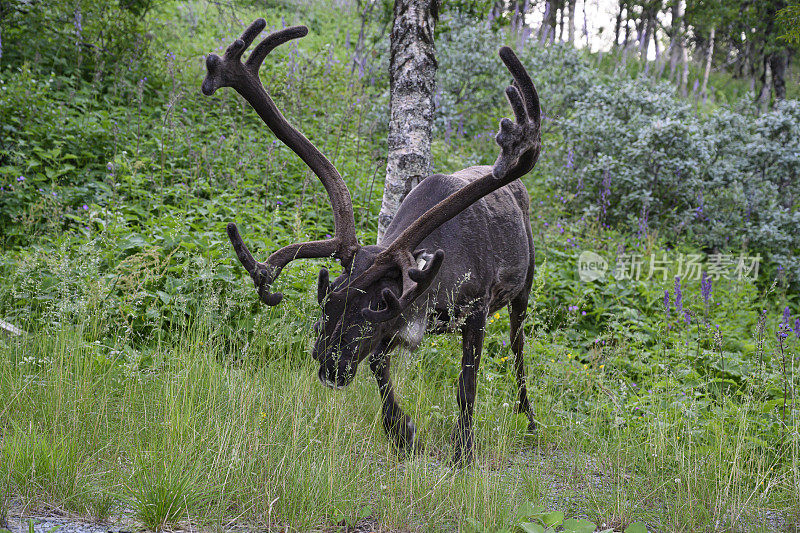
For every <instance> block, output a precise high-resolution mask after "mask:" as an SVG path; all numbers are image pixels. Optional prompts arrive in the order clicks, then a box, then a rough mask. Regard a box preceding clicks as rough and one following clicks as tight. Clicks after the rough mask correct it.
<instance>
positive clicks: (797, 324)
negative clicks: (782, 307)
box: [794, 318, 800, 339]
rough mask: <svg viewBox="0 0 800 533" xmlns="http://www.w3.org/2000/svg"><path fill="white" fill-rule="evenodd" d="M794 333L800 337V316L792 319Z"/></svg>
mask: <svg viewBox="0 0 800 533" xmlns="http://www.w3.org/2000/svg"><path fill="white" fill-rule="evenodd" d="M794 334H795V335H796V336H797V338H798V339H800V318H796V319H795V321H794Z"/></svg>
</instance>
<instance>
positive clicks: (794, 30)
mask: <svg viewBox="0 0 800 533" xmlns="http://www.w3.org/2000/svg"><path fill="white" fill-rule="evenodd" d="M778 22H779V23H780V24H781V25H782V26H783V28H784V29H785V33H784V34H783V35H782V36H781V38H783V39H785V40H786V41H788V42H789V43H792V44H794V45H800V5H791V6H789V7H786V8H784V9H782V10H781V11H780V12H779V13H778Z"/></svg>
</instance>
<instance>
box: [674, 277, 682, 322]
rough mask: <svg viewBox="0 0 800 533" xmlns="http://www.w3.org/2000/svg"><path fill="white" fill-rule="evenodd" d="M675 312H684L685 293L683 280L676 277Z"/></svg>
mask: <svg viewBox="0 0 800 533" xmlns="http://www.w3.org/2000/svg"><path fill="white" fill-rule="evenodd" d="M675 310H676V311H677V312H678V313H680V312H681V311H683V292H682V291H681V278H679V277H678V276H675Z"/></svg>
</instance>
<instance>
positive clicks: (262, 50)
mask: <svg viewBox="0 0 800 533" xmlns="http://www.w3.org/2000/svg"><path fill="white" fill-rule="evenodd" d="M261 20H263V19H261ZM306 35H308V28H307V27H305V26H291V27H289V28H286V29H284V30H281V31H276V32H274V33H270V34H269V35H267V36H266V37H264V40H262V41H261V42H260V43H258V46H256V47H255V48H254V49H253V51H252V52H251V53H250V57H248V58H247V62H246V63H245V66H246V67H247V68H248V69H249V70H250V72H253V73H256V72H258V69H259V68H260V67H261V63H263V62H264V59H265V58H266V57H267V55H269V53H270V52H272V51H273V50H274V49H275V48H277V47H278V46H280V45H282V44H283V43H285V42H288V41H291V40H292V39H299V38H301V37H305V36H306Z"/></svg>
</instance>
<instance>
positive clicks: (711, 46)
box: [700, 26, 716, 102]
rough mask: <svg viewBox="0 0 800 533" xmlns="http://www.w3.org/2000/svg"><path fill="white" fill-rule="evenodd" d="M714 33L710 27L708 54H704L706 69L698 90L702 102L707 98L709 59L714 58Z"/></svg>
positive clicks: (713, 28) (714, 27) (714, 30)
mask: <svg viewBox="0 0 800 533" xmlns="http://www.w3.org/2000/svg"><path fill="white" fill-rule="evenodd" d="M715 33H716V26H711V32H710V33H709V34H708V52H707V53H706V69H705V72H704V73H703V87H702V89H700V95H701V96H702V97H703V102H705V101H706V97H707V96H708V92H707V90H708V75H709V74H710V73H711V59H712V58H713V57H714V35H715Z"/></svg>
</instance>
